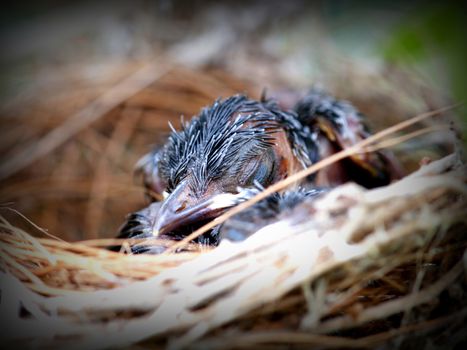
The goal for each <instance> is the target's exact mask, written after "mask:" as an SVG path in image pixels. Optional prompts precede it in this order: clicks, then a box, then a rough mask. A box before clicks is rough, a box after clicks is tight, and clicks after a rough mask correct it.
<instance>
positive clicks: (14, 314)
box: [0, 155, 467, 349]
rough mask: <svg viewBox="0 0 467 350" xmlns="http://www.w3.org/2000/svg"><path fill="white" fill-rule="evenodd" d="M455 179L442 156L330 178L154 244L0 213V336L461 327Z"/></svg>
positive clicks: (237, 342) (239, 340)
mask: <svg viewBox="0 0 467 350" xmlns="http://www.w3.org/2000/svg"><path fill="white" fill-rule="evenodd" d="M466 192H467V187H466V176H465V166H464V165H462V164H461V163H460V162H459V157H458V155H451V156H448V157H446V158H444V159H441V160H439V161H436V162H433V163H431V164H429V165H426V166H424V167H422V168H421V169H420V170H419V171H417V172H416V173H413V174H411V175H410V176H407V177H406V178H404V179H402V180H400V181H398V182H396V183H394V184H391V185H389V186H386V187H383V188H379V189H374V190H365V189H363V188H361V187H359V186H357V185H355V184H346V185H342V186H339V187H337V188H336V189H334V190H333V191H331V192H330V193H329V194H327V195H325V196H323V198H321V199H319V200H316V201H314V202H312V203H305V204H304V205H302V206H300V207H298V209H297V210H296V211H295V212H294V215H293V216H291V217H290V218H288V219H287V220H283V221H280V222H277V223H275V224H272V225H269V226H267V227H265V228H263V229H261V230H260V231H258V232H257V233H256V234H255V235H253V236H252V237H250V238H249V239H247V240H246V241H244V242H240V243H230V242H228V241H225V242H222V243H221V245H220V246H219V247H217V248H215V249H212V250H210V251H201V250H196V247H193V250H192V251H190V252H184V253H178V254H163V255H160V256H145V255H137V256H134V255H123V254H118V253H114V252H110V251H106V250H104V249H102V248H99V247H97V246H92V244H93V243H94V244H96V243H99V242H96V241H88V242H81V243H67V242H64V241H59V240H53V239H49V238H47V239H37V238H34V237H32V236H31V235H29V234H28V233H26V232H24V231H22V230H20V229H18V228H16V227H13V226H11V225H9V223H8V222H7V221H3V222H2V225H1V230H2V233H1V241H2V246H1V250H2V255H1V260H0V261H1V266H2V268H1V270H2V271H1V272H0V273H1V278H2V297H1V304H0V306H1V308H2V310H3V311H4V312H2V318H3V320H4V321H6V322H2V324H6V325H7V329H6V330H7V332H6V333H5V334H6V336H7V341H8V342H10V341H11V342H14V343H16V342H19V343H20V344H22V345H29V346H31V345H34V346H55V347H60V346H67V347H76V348H102V347H125V346H129V345H131V344H134V343H137V342H142V341H143V345H144V346H147V347H150V348H158V347H166V346H168V347H170V348H172V349H178V348H185V347H192V348H203V349H204V348H212V349H217V348H229V347H230V348H236V347H240V348H241V347H257V346H268V347H273V348H280V347H281V346H284V345H286V344H294V345H295V346H298V347H308V346H315V345H319V346H321V347H324V348H336V347H337V348H341V347H350V348H351V347H374V346H377V345H381V344H392V345H393V346H394V345H401V344H412V345H413V344H416V345H417V346H419V345H420V342H425V343H423V344H424V345H426V342H428V341H429V342H431V343H432V344H438V343H439V344H442V345H446V343H445V341H446V340H444V341H443V339H444V338H443V334H447V333H448V334H451V333H452V334H453V335H454V336H452V337H450V338H449V339H450V341H456V340H458V339H463V338H462V336H463V335H465V332H464V329H463V328H462V326H460V325H462V324H463V323H465V322H464V321H465V318H466V317H467V311H466V310H467V309H466V305H467V303H466V301H467V299H466V293H465V268H466V261H467V260H466V258H465V257H466V256H467V255H466V254H465V251H466V246H467V239H466V238H467V237H466V235H465V232H466V230H465V229H466V226H467V217H466V216H465V210H464V208H465V207H466V197H465V195H466ZM310 217H312V218H313V220H310ZM100 243H102V242H100ZM9 327H11V331H8V330H9V329H8V328H9ZM456 327H457V328H456ZM446 332H447V333H446ZM449 332H450V333H449ZM414 334H415V335H414ZM427 334H434V335H433V337H431V338H430V337H427V336H426V335H427ZM417 335H418V336H417ZM420 335H423V337H421V338H420ZM437 342H438V343H437Z"/></svg>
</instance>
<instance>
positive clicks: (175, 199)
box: [153, 185, 246, 236]
mask: <svg viewBox="0 0 467 350" xmlns="http://www.w3.org/2000/svg"><path fill="white" fill-rule="evenodd" d="M245 199H246V197H245V193H243V192H240V193H237V194H232V193H217V194H211V195H208V196H204V197H203V198H202V199H195V200H194V199H191V196H189V195H188V193H187V188H186V186H184V185H180V186H178V187H177V188H176V189H175V190H174V191H173V192H172V193H171V194H170V195H169V196H168V197H167V198H166V200H165V201H164V202H163V204H162V206H161V208H160V210H159V212H158V214H157V218H156V220H155V223H154V227H153V235H154V236H159V235H161V234H166V233H170V232H172V231H174V230H176V229H178V228H180V227H183V226H187V225H193V224H197V223H198V224H199V223H203V222H206V221H207V220H210V219H214V218H216V217H217V216H219V215H220V214H222V213H223V212H225V211H226V210H227V209H228V208H230V207H232V206H234V205H236V204H238V203H240V202H241V201H243V200H245Z"/></svg>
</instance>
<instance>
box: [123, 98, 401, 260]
mask: <svg viewBox="0 0 467 350" xmlns="http://www.w3.org/2000/svg"><path fill="white" fill-rule="evenodd" d="M368 135H369V132H368V129H367V128H366V126H365V125H364V123H363V121H362V117H361V115H360V114H359V113H358V112H357V111H356V110H355V108H354V107H353V106H351V105H350V104H349V103H347V102H343V101H338V100H335V99H334V98H332V97H331V96H329V95H327V94H325V93H322V92H320V91H312V92H311V93H309V94H308V95H307V96H306V97H305V98H303V99H302V100H300V101H298V103H297V104H296V106H295V108H294V110H292V111H285V110H282V109H280V108H279V107H278V104H277V103H276V102H275V101H273V100H266V99H262V100H261V101H255V100H251V99H248V98H247V97H245V96H242V95H237V96H233V97H230V98H228V99H225V100H217V101H216V102H215V103H214V104H213V105H212V106H210V107H208V108H204V109H203V110H202V111H201V113H200V114H199V115H198V116H197V117H194V118H192V119H191V121H190V122H188V123H182V129H181V130H180V131H176V130H174V129H173V128H172V133H171V135H170V137H169V139H168V141H167V143H166V144H165V145H164V147H163V148H162V149H160V150H155V151H153V152H151V153H149V154H147V155H146V156H145V157H143V158H142V159H141V160H140V162H139V164H138V171H139V172H141V173H142V175H143V182H144V186H145V187H146V189H147V195H148V197H149V198H150V199H151V200H152V201H153V202H154V203H152V204H151V205H150V206H149V207H147V208H146V209H143V210H142V211H140V212H137V213H134V214H131V215H130V216H129V217H128V220H127V222H126V224H125V225H124V226H123V227H122V229H121V232H120V237H121V238H127V237H128V238H130V237H138V238H141V237H155V236H156V237H160V238H169V239H175V240H179V239H182V238H183V237H185V236H186V235H188V234H190V233H191V232H193V231H194V230H195V229H197V228H199V227H201V226H203V225H204V224H205V223H207V222H208V221H210V220H212V219H214V218H215V217H217V216H219V215H220V214H222V213H223V212H225V211H226V210H227V209H229V208H231V207H232V206H235V205H236V204H238V203H240V202H242V201H245V200H247V199H248V198H251V197H252V196H253V195H254V194H256V193H257V192H258V190H259V189H261V188H262V187H268V186H269V185H271V184H273V183H275V182H278V181H280V180H282V179H284V178H286V177H287V176H289V175H292V174H294V173H296V172H297V171H300V170H302V169H304V168H306V167H308V166H310V165H312V164H314V163H316V162H317V161H319V160H320V159H323V158H325V157H327V156H329V155H331V154H333V153H335V152H338V151H340V150H342V149H344V148H346V147H350V146H352V145H354V144H355V143H357V142H359V141H360V140H362V139H364V138H366V137H367V136H368ZM399 176H400V172H399V170H398V166H397V163H396V162H395V161H394V160H392V159H391V158H390V157H389V156H388V155H387V154H385V153H383V152H376V153H371V154H360V155H354V156H352V157H349V158H347V159H345V160H343V161H340V162H338V163H335V164H333V165H330V166H328V167H326V168H324V169H323V170H321V171H320V172H318V174H316V175H312V176H309V177H308V178H306V179H304V180H303V181H302V182H301V183H298V184H296V186H295V189H289V190H288V191H294V190H295V191H297V189H298V188H300V190H298V191H297V192H296V193H295V194H292V195H290V194H286V195H276V196H272V197H269V198H267V199H265V200H264V201H263V202H262V203H261V202H260V203H258V204H257V206H256V207H253V208H252V209H251V211H250V214H248V213H247V214H244V215H247V216H248V215H250V216H251V215H253V216H258V215H263V219H264V220H262V224H265V223H266V222H269V221H270V220H272V219H273V218H272V215H271V214H270V213H271V211H268V210H258V209H261V208H265V207H274V208H276V209H274V210H276V211H277V210H280V208H281V205H280V202H281V201H284V203H289V202H290V198H293V201H291V202H290V203H292V202H293V204H294V205H295V204H296V203H298V202H300V201H301V200H303V199H304V198H307V197H314V196H316V195H319V194H320V193H321V192H322V191H323V189H324V188H330V187H333V186H336V185H339V184H342V183H344V182H346V181H355V182H357V183H359V184H361V185H363V186H366V187H375V186H382V185H386V184H388V183H389V182H390V181H391V180H392V179H394V178H397V177H399ZM158 198H164V200H163V201H162V202H157V199H158ZM287 205H288V204H287ZM278 208H279V209H278ZM258 213H259V214H258ZM261 213H263V214H261ZM267 213H269V214H267ZM268 215H269V217H268ZM226 227H229V225H226ZM258 228H260V227H258ZM240 231H241V230H240ZM219 232H220V227H219V226H217V227H215V228H214V229H213V230H212V231H211V232H208V233H206V234H204V235H203V236H201V237H199V238H198V239H197V242H199V243H202V244H209V245H216V244H217V243H218V242H219ZM251 233H252V232H251V230H250V231H249V232H240V234H238V230H237V231H235V230H230V229H227V230H224V231H223V233H222V237H227V238H230V239H234V240H237V239H243V238H245V236H247V235H249V234H251ZM234 236H235V237H234ZM132 250H133V252H138V253H139V252H144V251H147V250H148V249H147V248H144V249H142V248H141V249H139V248H135V249H132ZM149 251H152V252H159V250H158V249H155V250H154V249H149Z"/></svg>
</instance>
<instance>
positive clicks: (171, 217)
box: [140, 96, 302, 235]
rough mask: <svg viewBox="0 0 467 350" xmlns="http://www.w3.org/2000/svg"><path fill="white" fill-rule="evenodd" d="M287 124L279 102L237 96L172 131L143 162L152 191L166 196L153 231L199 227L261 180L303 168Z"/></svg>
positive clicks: (268, 181) (270, 180) (272, 179)
mask: <svg viewBox="0 0 467 350" xmlns="http://www.w3.org/2000/svg"><path fill="white" fill-rule="evenodd" d="M284 125H285V124H284V115H283V112H279V111H278V109H276V108H275V106H274V104H272V103H270V102H259V101H254V100H249V99H248V98H246V97H245V96H233V97H230V98H228V99H226V100H223V101H220V100H218V101H216V102H215V103H214V104H213V105H212V106H210V107H208V108H205V109H203V110H202V111H201V113H200V114H199V115H198V116H196V117H194V118H192V119H191V121H190V122H188V123H182V129H181V130H180V131H176V130H172V133H171V135H170V137H169V139H168V141H167V143H166V144H165V145H164V147H163V148H162V149H160V150H159V151H157V152H153V153H150V154H148V155H147V156H145V157H144V158H143V159H142V160H141V162H140V169H141V171H142V172H143V177H144V182H145V185H146V187H147V188H148V189H149V192H153V193H154V192H155V193H157V194H159V195H162V196H163V198H164V201H163V202H162V204H161V207H160V210H159V212H158V213H157V217H156V218H155V221H154V226H153V234H154V235H160V234H167V233H170V232H175V231H177V230H179V229H180V228H181V227H183V228H184V229H186V228H190V227H192V228H196V227H199V226H201V225H202V224H204V223H206V222H207V221H209V220H211V219H213V218H215V217H217V216H218V215H220V214H221V213H222V212H224V211H225V210H226V209H228V208H230V207H232V206H234V205H235V204H237V203H239V202H241V201H242V200H245V199H247V198H248V197H249V196H251V193H253V192H254V191H253V192H252V191H251V190H252V189H253V188H255V186H256V185H257V184H260V185H261V186H263V187H267V186H269V185H270V184H272V183H274V182H277V181H279V180H281V179H283V178H285V177H286V176H287V175H288V174H289V173H292V172H294V171H295V170H297V168H301V167H302V164H301V163H300V162H299V161H298V160H297V157H296V154H294V152H295V150H293V149H292V147H291V146H290V142H289V138H290V135H289V134H288V132H287V130H285V129H284ZM295 153H296V152H295Z"/></svg>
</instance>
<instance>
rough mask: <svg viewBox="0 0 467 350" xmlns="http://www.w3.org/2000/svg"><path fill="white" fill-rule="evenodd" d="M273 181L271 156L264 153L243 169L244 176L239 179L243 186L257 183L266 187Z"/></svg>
mask: <svg viewBox="0 0 467 350" xmlns="http://www.w3.org/2000/svg"><path fill="white" fill-rule="evenodd" d="M273 179H274V160H273V155H272V154H270V153H269V152H266V154H264V155H263V156H262V157H261V158H260V159H257V158H256V159H252V160H250V162H249V163H248V164H247V165H246V166H245V167H244V175H243V176H242V178H241V183H242V184H243V186H251V185H253V183H255V182H259V183H260V184H261V185H263V186H268V185H270V184H271V182H272V181H273Z"/></svg>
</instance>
